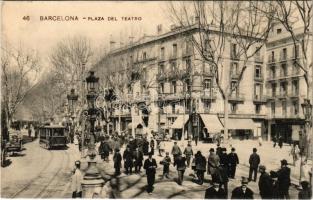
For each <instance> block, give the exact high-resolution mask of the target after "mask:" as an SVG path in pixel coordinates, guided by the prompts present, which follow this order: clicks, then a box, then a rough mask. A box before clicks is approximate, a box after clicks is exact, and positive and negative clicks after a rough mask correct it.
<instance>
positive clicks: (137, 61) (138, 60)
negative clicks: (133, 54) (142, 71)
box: [133, 57, 156, 65]
mask: <svg viewBox="0 0 313 200" xmlns="http://www.w3.org/2000/svg"><path fill="white" fill-rule="evenodd" d="M155 59H156V58H155V57H152V58H140V59H137V60H135V61H134V62H133V64H135V65H137V64H142V63H146V62H149V61H152V60H155Z"/></svg>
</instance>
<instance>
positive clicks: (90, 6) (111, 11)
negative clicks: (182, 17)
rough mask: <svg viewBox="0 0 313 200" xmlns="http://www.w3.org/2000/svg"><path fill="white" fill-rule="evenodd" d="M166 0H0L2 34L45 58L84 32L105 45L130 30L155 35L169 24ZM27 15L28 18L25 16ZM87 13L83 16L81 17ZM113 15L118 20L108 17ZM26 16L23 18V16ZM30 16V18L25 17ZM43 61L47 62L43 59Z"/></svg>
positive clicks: (135, 34)
mask: <svg viewBox="0 0 313 200" xmlns="http://www.w3.org/2000/svg"><path fill="white" fill-rule="evenodd" d="M167 3H168V2H157V1H153V2H143V1H139V2H125V1H124V2H114V1H112V2H111V1H109V2H99V1H92V2H87V1H81V2H80V1H72V2H69V1H65V2H51V1H48V2H37V1H27V2H18V1H14V2H2V5H1V11H2V12H1V13H2V16H1V20H2V23H1V38H2V42H4V41H6V42H8V43H9V44H10V45H12V46H17V45H18V44H20V43H21V44H23V46H26V47H27V48H31V49H35V50H37V51H38V52H39V55H40V56H41V57H42V58H43V60H44V61H46V60H45V59H46V58H47V57H48V55H49V54H50V52H51V50H52V48H53V47H54V46H55V45H56V43H57V42H58V41H60V40H62V39H64V38H68V37H71V36H74V35H83V36H87V38H89V39H90V41H91V44H92V46H94V47H95V48H97V49H99V48H101V47H105V46H106V47H108V44H109V41H110V38H113V40H115V41H116V42H117V44H119V42H120V41H121V38H122V40H124V42H126V41H125V40H126V39H128V35H130V34H131V33H132V34H133V35H134V36H135V37H136V36H139V35H143V34H147V35H155V34H156V27H157V25H158V24H162V26H163V27H164V29H165V28H167V27H170V24H171V22H170V20H169V18H168V16H167V15H166V14H165V11H166V4H167ZM28 16H29V18H28ZM40 16H61V17H63V18H65V16H77V17H78V19H79V21H41V20H40ZM83 17H86V19H83ZM88 17H92V18H95V17H103V18H104V20H103V21H90V20H88ZM108 17H114V18H116V19H117V20H118V21H108ZM122 17H141V20H140V21H138V20H136V21H135V20H133V21H124V20H122ZM23 18H24V19H26V20H24V19H23ZM27 19H29V20H27ZM45 65H49V64H48V63H47V62H45Z"/></svg>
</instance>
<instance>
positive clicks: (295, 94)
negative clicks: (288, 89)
mask: <svg viewBox="0 0 313 200" xmlns="http://www.w3.org/2000/svg"><path fill="white" fill-rule="evenodd" d="M288 97H290V98H291V99H298V98H299V92H292V93H291V94H289V95H288Z"/></svg>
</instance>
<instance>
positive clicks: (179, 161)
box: [174, 154, 186, 185]
mask: <svg viewBox="0 0 313 200" xmlns="http://www.w3.org/2000/svg"><path fill="white" fill-rule="evenodd" d="M174 166H176V169H177V174H178V181H177V182H178V185H182V184H183V181H184V173H185V170H186V158H185V157H183V156H182V155H181V154H178V155H177V156H176V159H174Z"/></svg>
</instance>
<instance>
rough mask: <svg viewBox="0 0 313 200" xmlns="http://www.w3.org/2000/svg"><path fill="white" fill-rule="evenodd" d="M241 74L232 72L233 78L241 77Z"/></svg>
mask: <svg viewBox="0 0 313 200" xmlns="http://www.w3.org/2000/svg"><path fill="white" fill-rule="evenodd" d="M239 76H240V74H239V73H238V72H232V73H231V74H230V77H231V79H239Z"/></svg>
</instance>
